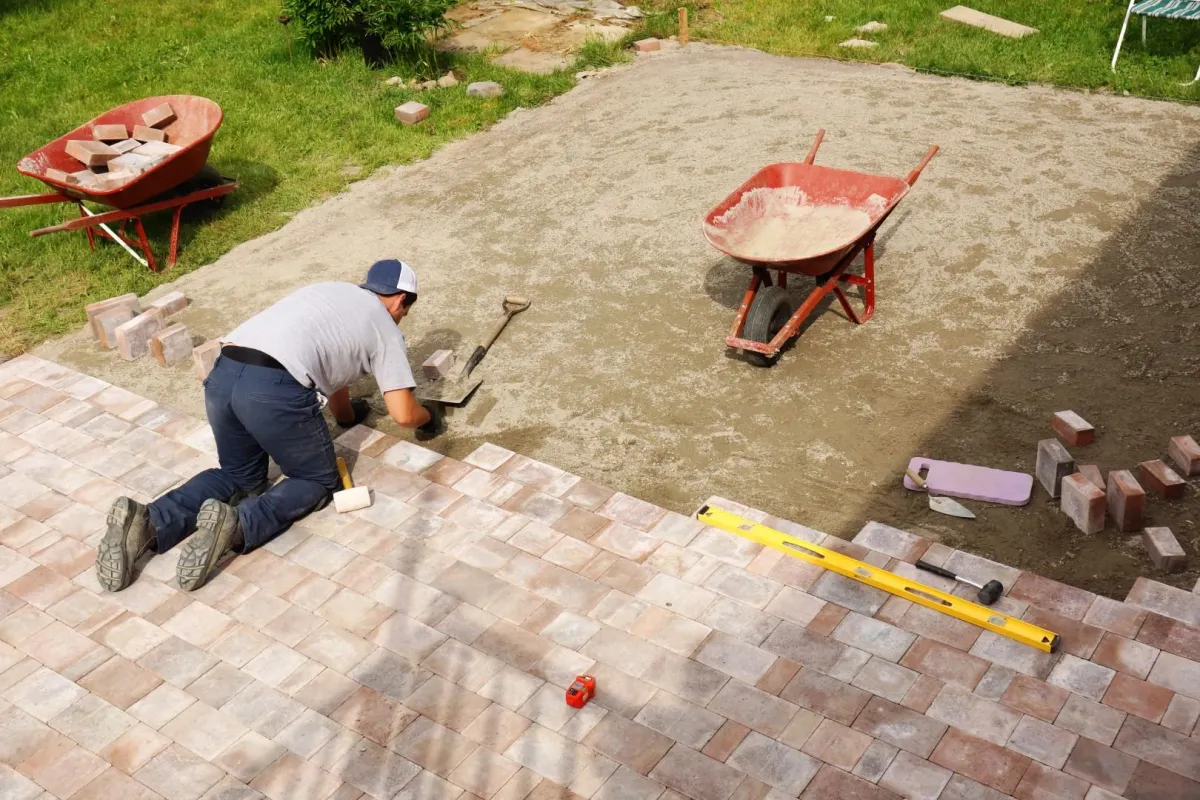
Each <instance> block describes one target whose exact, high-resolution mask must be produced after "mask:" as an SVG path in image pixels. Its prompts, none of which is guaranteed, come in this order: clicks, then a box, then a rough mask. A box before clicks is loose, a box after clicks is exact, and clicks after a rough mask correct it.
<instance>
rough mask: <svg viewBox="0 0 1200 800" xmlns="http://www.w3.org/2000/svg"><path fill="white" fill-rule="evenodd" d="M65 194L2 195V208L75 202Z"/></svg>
mask: <svg viewBox="0 0 1200 800" xmlns="http://www.w3.org/2000/svg"><path fill="white" fill-rule="evenodd" d="M73 202H74V201H73V200H72V199H71V198H69V197H67V196H66V195H65V194H59V193H58V192H54V193H53V194H22V195H17V196H16V197H0V208H16V207H17V206H40V205H43V204H45V203H73Z"/></svg>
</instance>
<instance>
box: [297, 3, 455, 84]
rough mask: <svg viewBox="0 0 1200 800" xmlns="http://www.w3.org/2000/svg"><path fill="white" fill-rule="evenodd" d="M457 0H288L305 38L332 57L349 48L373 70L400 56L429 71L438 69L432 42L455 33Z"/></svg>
mask: <svg viewBox="0 0 1200 800" xmlns="http://www.w3.org/2000/svg"><path fill="white" fill-rule="evenodd" d="M455 2H456V0H284V2H283V10H284V14H285V15H286V16H287V17H290V19H291V20H294V21H295V22H296V23H297V27H298V28H299V38H300V40H301V41H302V42H304V43H305V44H306V45H308V47H309V48H311V49H312V50H313V52H315V53H316V54H317V55H318V56H321V57H324V58H329V57H332V56H334V55H337V54H338V53H339V52H341V50H342V49H343V48H345V47H347V46H353V45H358V46H359V47H361V48H362V51H363V59H364V60H365V61H366V62H367V65H368V66H371V67H377V66H381V65H382V64H383V63H384V62H385V61H388V60H390V59H391V58H393V57H395V56H400V57H402V58H404V59H406V60H409V61H412V62H414V63H415V64H417V65H418V67H420V68H421V69H423V70H425V71H430V70H432V69H436V68H437V56H436V53H435V51H434V49H433V47H432V46H431V40H432V39H433V38H436V37H437V36H440V35H442V34H444V33H447V32H448V31H450V30H451V29H452V27H453V25H454V22H453V21H452V20H450V19H448V18H447V17H446V12H447V11H449V10H450V9H451V8H453V7H454V5H455Z"/></svg>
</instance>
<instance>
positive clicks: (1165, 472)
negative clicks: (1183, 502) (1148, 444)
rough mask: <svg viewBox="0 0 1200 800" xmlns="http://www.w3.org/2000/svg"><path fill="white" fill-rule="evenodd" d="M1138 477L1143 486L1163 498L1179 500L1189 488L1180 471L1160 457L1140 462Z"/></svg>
mask: <svg viewBox="0 0 1200 800" xmlns="http://www.w3.org/2000/svg"><path fill="white" fill-rule="evenodd" d="M1138 478H1139V480H1140V482H1141V484H1142V486H1144V487H1146V489H1148V490H1149V491H1151V492H1154V493H1155V494H1156V495H1158V496H1159V497H1160V498H1162V499H1163V500H1178V499H1179V498H1181V497H1183V493H1184V491H1185V490H1186V488H1187V484H1186V483H1185V482H1184V480H1183V478H1181V477H1179V473H1177V472H1176V471H1175V470H1173V469H1171V468H1170V467H1168V466H1167V465H1166V464H1165V463H1163V462H1162V461H1161V460H1159V459H1155V460H1153V461H1143V462H1142V463H1141V464H1138Z"/></svg>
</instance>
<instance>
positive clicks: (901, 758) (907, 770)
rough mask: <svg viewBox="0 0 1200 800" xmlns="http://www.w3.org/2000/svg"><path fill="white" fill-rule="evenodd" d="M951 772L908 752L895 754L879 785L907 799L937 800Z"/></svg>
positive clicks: (948, 780)
mask: <svg viewBox="0 0 1200 800" xmlns="http://www.w3.org/2000/svg"><path fill="white" fill-rule="evenodd" d="M951 775H952V773H951V772H950V771H949V770H948V769H945V768H943V767H939V766H937V765H936V764H931V763H929V762H928V761H926V760H925V759H922V758H917V757H916V756H914V755H911V754H910V753H908V752H901V753H897V754H896V758H895V759H894V760H893V761H892V764H891V766H889V767H888V769H887V772H885V773H884V774H883V777H882V778H880V780H879V786H880V787H881V788H884V789H887V790H889V791H892V792H895V793H896V794H899V795H901V796H902V797H905V798H907V799H908V800H937V798H938V797H939V796H940V795H941V793H942V790H943V789H944V788H946V784H947V783H949V782H950V777H951Z"/></svg>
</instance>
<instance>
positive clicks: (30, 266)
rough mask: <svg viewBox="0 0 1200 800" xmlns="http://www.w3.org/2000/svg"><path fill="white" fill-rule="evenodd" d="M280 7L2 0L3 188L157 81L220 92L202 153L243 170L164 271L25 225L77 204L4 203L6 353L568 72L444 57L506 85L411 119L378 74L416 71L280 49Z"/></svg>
mask: <svg viewBox="0 0 1200 800" xmlns="http://www.w3.org/2000/svg"><path fill="white" fill-rule="evenodd" d="M278 14H279V3H278V0H205V2H191V1H190V0H125V2H122V3H119V4H111V3H97V2H94V1H93V0H3V1H2V2H0V115H3V119H4V123H3V125H0V162H3V164H4V168H3V169H0V196H8V195H19V194H31V193H35V192H38V191H40V190H42V189H43V188H44V185H43V184H41V183H39V182H37V181H34V180H32V179H29V178H25V177H23V176H21V175H19V174H18V173H17V172H16V168H15V165H16V162H17V161H18V160H19V159H20V158H21V157H22V156H24V155H25V154H26V153H29V152H30V151H32V150H34V149H36V148H37V147H39V146H41V145H42V144H44V143H46V142H47V141H49V140H50V139H53V138H54V137H56V136H59V135H61V134H62V133H65V132H66V131H69V130H71V129H72V128H74V127H75V126H77V125H79V124H81V123H83V122H86V121H87V120H89V119H91V118H92V117H94V116H95V115H97V114H99V113H101V112H103V111H105V110H107V109H109V108H111V107H114V106H117V105H120V104H121V103H124V102H127V101H129V100H134V99H137V98H139V97H144V96H150V95H157V94H177V93H180V94H198V95H203V96H205V97H209V98H211V99H213V100H215V101H216V102H217V103H219V104H220V105H221V107H222V108H223V110H224V112H225V122H224V125H223V126H222V128H221V129H220V131H218V133H217V136H216V140H215V144H214V146H213V150H212V155H211V157H210V160H209V161H210V163H211V164H212V165H214V166H215V167H217V168H218V169H219V170H220V171H221V172H222V173H224V174H226V175H229V176H231V177H234V178H236V179H237V180H238V181H239V182H240V183H241V188H240V189H239V190H238V191H236V192H234V193H233V194H232V195H230V197H229V203H228V204H227V206H226V207H225V208H223V209H221V210H220V211H219V212H218V213H217V214H216V215H215V216H212V217H210V218H208V219H206V220H204V221H203V222H202V223H201V222H196V223H193V224H185V227H184V232H183V235H182V237H181V257H180V263H179V265H178V266H177V267H176V268H175V269H174V270H172V271H170V272H167V273H165V274H164V275H162V276H156V275H153V274H151V273H150V272H149V271H148V270H146V269H145V268H143V267H141V266H140V265H138V264H137V263H135V262H134V261H133V260H132V259H131V258H129V256H128V255H126V254H125V253H124V252H123V251H122V250H120V249H119V248H118V247H116V246H115V245H112V244H109V245H106V246H102V247H100V248H99V250H98V251H97V252H95V253H93V252H90V251H89V250H88V247H87V240H86V238H85V237H84V236H83V234H81V233H58V234H53V235H49V236H43V237H39V238H37V239H32V238H30V237H29V236H28V232H29V231H30V230H33V229H34V228H40V227H44V226H47V225H52V224H55V223H57V222H61V221H62V220H63V219H66V218H67V217H69V216H71V215H72V210H71V209H70V207H69V206H65V205H48V206H35V207H31V208H16V209H13V208H10V209H0V357H2V356H4V355H13V354H16V353H18V352H21V351H22V350H24V349H25V348H27V347H29V346H31V345H33V344H35V343H37V342H39V341H41V340H42V339H44V338H46V337H47V336H50V335H53V334H57V333H61V332H63V331H65V330H69V329H71V328H73V327H76V326H78V325H79V324H81V323H82V322H83V311H82V309H83V305H84V303H86V302H89V301H92V300H97V299H102V298H105V297H109V296H112V295H116V294H121V293H124V292H137V293H139V294H144V293H145V292H147V291H148V290H150V289H152V288H153V287H154V286H156V285H158V284H159V283H162V282H164V281H167V280H171V279H172V278H174V277H177V276H178V275H180V274H182V273H183V272H184V271H187V270H192V269H197V268H199V267H201V266H203V265H204V264H207V263H210V262H212V261H213V260H215V259H216V258H218V257H219V256H220V255H221V254H222V253H225V252H227V251H228V250H230V249H231V248H233V247H234V246H236V245H237V244H239V243H241V242H244V241H247V240H249V239H252V238H254V237H256V236H260V235H262V234H264V233H267V232H269V231H271V230H274V229H276V228H278V227H280V226H281V225H283V224H284V223H285V222H286V221H287V220H288V219H289V218H290V216H291V215H292V214H294V213H295V212H296V211H298V210H300V209H303V208H305V207H306V206H309V205H311V204H312V203H314V202H316V201H319V200H321V199H322V198H325V197H328V196H330V195H332V194H335V193H336V192H338V191H340V190H342V189H344V188H345V187H346V185H347V184H348V183H349V182H351V181H352V180H355V179H357V178H360V177H363V176H366V175H368V174H370V172H371V171H372V170H374V169H376V168H377V167H379V166H381V165H385V164H398V163H404V162H408V161H412V160H414V159H419V158H424V157H426V156H428V155H429V154H430V153H431V152H432V151H433V150H434V149H435V148H436V147H438V146H439V145H441V144H442V143H444V142H446V141H448V140H450V139H454V138H459V137H462V136H465V135H467V134H469V133H471V132H473V131H477V130H479V129H481V128H482V127H484V126H485V125H487V124H489V123H491V122H494V121H495V120H497V119H500V118H501V117H503V116H504V115H506V114H507V113H508V112H509V111H510V110H511V109H513V108H514V107H516V106H526V107H529V106H534V105H537V104H540V103H542V102H545V101H546V100H548V99H549V98H551V97H553V96H554V95H555V94H558V93H561V92H563V91H565V90H567V89H568V88H570V86H571V85H572V82H573V79H572V78H571V76H570V74H569V73H566V74H559V75H554V76H532V75H525V74H522V73H516V72H511V71H507V70H504V69H501V68H498V67H494V66H492V65H491V64H489V63H488V62H487V60H486V59H484V58H482V57H471V58H466V59H460V60H458V61H457V62H456V63H454V65H453V66H455V67H456V68H457V69H458V70H461V71H463V72H465V73H466V74H467V76H468V78H467V81H469V80H496V81H498V82H500V83H501V84H502V85H504V86H505V87H506V89H507V91H506V92H505V94H504V95H503V96H502V97H500V98H497V99H491V100H480V99H475V98H468V97H467V96H466V82H467V81H464V82H463V84H462V85H460V86H458V87H455V88H445V89H436V90H430V91H425V92H421V93H420V98H419V99H420V100H421V102H424V103H426V104H428V105H429V106H430V107H431V108H432V109H433V111H432V115H431V116H430V117H429V119H427V120H426V121H425V122H423V123H422V124H420V125H418V126H415V127H410V128H406V127H402V126H401V125H400V124H399V123H397V122H396V120H395V118H394V116H393V112H392V109H393V108H394V107H395V106H397V105H399V104H400V103H402V102H404V101H406V100H409V99H414V98H416V96H417V93H416V92H414V91H411V90H405V89H396V88H392V87H388V86H386V85H385V84H384V80H385V79H386V78H387V77H388V76H389V75H401V76H404V77H415V74H414V72H413V70H412V69H407V68H405V67H404V66H403V65H397V66H394V67H392V68H390V69H387V70H383V71H379V72H373V71H371V70H368V69H367V68H365V67H364V65H363V62H362V59H361V57H359V55H358V54H357V53H350V54H347V55H346V56H345V57H343V58H341V59H338V60H335V61H332V62H330V63H326V64H319V63H317V62H315V61H313V60H312V59H310V58H308V57H307V56H306V55H305V54H304V52H303V51H302V50H301V48H300V47H299V46H298V45H297V46H296V47H295V48H294V50H295V52H294V57H292V58H289V53H288V46H287V38H286V35H285V30H284V28H283V26H282V25H281V24H280V23H279V22H278V20H277V16H278ZM443 66H448V65H446V64H443ZM426 77H427V76H426ZM159 216H163V215H159ZM166 216H167V220H159V221H157V222H156V223H155V224H154V225H151V226H148V227H149V233H150V237H151V243H152V244H153V245H155V250H156V257H157V256H163V257H165V255H164V254H165V249H166V244H167V242H166V232H167V221H168V220H169V215H166Z"/></svg>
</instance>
